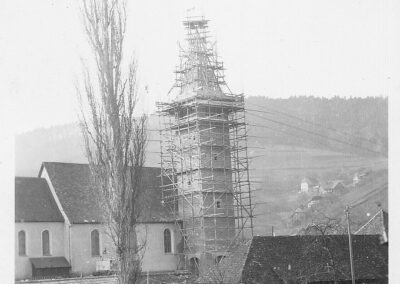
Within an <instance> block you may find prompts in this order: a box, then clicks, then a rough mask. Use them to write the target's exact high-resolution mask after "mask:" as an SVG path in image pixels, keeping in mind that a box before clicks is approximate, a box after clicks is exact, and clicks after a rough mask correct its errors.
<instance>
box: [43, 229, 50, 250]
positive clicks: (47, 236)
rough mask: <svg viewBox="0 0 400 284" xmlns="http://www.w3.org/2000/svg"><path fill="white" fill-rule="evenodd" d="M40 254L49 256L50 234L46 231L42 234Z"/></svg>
mask: <svg viewBox="0 0 400 284" xmlns="http://www.w3.org/2000/svg"><path fill="white" fill-rule="evenodd" d="M42 254H43V255H50V233H49V231H48V230H44V231H43V232H42Z"/></svg>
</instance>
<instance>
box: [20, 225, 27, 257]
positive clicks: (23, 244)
mask: <svg viewBox="0 0 400 284" xmlns="http://www.w3.org/2000/svg"><path fill="white" fill-rule="evenodd" d="M18 254H19V255H26V238H25V231H19V232H18Z"/></svg>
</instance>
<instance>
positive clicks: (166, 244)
mask: <svg viewBox="0 0 400 284" xmlns="http://www.w3.org/2000/svg"><path fill="white" fill-rule="evenodd" d="M171 247H172V246H171V231H170V230H169V229H165V230H164V252H165V253H171Z"/></svg>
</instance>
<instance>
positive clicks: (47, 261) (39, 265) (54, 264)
mask: <svg viewBox="0 0 400 284" xmlns="http://www.w3.org/2000/svg"><path fill="white" fill-rule="evenodd" d="M29 260H30V261H31V263H32V265H33V267H34V268H36V269H43V268H68V267H71V265H70V264H69V262H68V260H67V259H66V258H65V257H63V256H58V257H35V258H30V259H29Z"/></svg>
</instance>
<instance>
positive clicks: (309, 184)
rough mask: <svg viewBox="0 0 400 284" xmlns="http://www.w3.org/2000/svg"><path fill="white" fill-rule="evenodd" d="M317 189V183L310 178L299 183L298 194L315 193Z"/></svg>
mask: <svg viewBox="0 0 400 284" xmlns="http://www.w3.org/2000/svg"><path fill="white" fill-rule="evenodd" d="M318 189H319V183H318V181H316V180H314V179H311V178H307V177H305V178H303V179H302V180H301V183H300V193H308V192H310V191H311V190H313V191H316V190H318Z"/></svg>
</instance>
